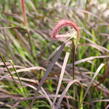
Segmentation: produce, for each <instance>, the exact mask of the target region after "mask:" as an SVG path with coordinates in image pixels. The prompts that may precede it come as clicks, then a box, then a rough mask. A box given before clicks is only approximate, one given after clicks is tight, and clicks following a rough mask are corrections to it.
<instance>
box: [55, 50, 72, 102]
mask: <svg viewBox="0 0 109 109" xmlns="http://www.w3.org/2000/svg"><path fill="white" fill-rule="evenodd" d="M69 55H70V53H69V52H66V55H65V58H64V62H63V66H62V69H61V74H60V77H59V82H58V86H57V90H56V95H55V98H54V101H53V104H55V102H56V99H57V95H58V93H59V89H60V87H61V83H62V79H63V76H64V72H65V68H66V64H67V61H68V58H69Z"/></svg>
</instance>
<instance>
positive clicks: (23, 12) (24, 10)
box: [21, 0, 28, 26]
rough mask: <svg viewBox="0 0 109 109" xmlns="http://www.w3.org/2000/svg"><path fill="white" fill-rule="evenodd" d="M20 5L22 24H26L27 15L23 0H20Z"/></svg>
mask: <svg viewBox="0 0 109 109" xmlns="http://www.w3.org/2000/svg"><path fill="white" fill-rule="evenodd" d="M21 7H22V16H23V20H24V25H25V26H27V24H28V23H27V16H26V6H25V0H21Z"/></svg>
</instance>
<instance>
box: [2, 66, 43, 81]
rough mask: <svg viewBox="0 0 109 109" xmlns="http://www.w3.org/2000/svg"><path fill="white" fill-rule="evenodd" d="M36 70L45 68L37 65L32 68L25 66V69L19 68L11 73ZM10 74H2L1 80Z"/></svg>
mask: <svg viewBox="0 0 109 109" xmlns="http://www.w3.org/2000/svg"><path fill="white" fill-rule="evenodd" d="M34 70H44V71H45V69H44V68H43V67H39V66H35V67H30V68H23V69H18V70H16V71H12V72H11V74H12V75H13V74H15V73H20V72H30V71H34ZM8 76H9V74H7V75H5V76H2V77H1V78H0V80H2V79H4V78H7V77H8Z"/></svg>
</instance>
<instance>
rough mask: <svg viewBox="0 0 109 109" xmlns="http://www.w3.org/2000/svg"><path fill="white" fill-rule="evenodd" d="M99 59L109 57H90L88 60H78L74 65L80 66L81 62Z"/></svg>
mask: <svg viewBox="0 0 109 109" xmlns="http://www.w3.org/2000/svg"><path fill="white" fill-rule="evenodd" d="M100 58H109V56H108V55H102V56H91V57H88V58H85V59H81V60H79V61H76V62H75V65H77V64H81V63H83V62H87V61H91V60H94V59H100Z"/></svg>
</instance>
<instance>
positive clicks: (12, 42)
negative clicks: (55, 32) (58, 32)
mask: <svg viewBox="0 0 109 109" xmlns="http://www.w3.org/2000/svg"><path fill="white" fill-rule="evenodd" d="M24 3H25V6H26V21H24V16H23V14H22V13H23V11H22V4H21V0H0V109H8V108H9V109H10V108H11V109H51V108H53V107H52V106H51V104H50V100H51V101H52V100H53V99H54V97H55V92H56V88H57V83H58V77H59V74H60V70H61V68H59V67H58V66H55V67H56V68H55V67H54V68H53V70H52V73H50V75H49V77H48V79H47V81H46V82H45V83H44V85H43V87H42V89H41V90H40V92H39V93H38V92H37V94H35V92H36V90H37V86H38V84H39V81H40V80H41V78H42V77H43V76H44V74H45V71H46V68H47V66H48V63H49V57H50V54H52V53H53V52H54V51H55V49H56V48H57V47H58V46H59V45H60V44H62V43H61V42H59V41H54V40H53V39H51V38H50V33H51V31H52V29H53V27H54V26H55V25H56V23H57V22H58V21H59V20H61V19H69V20H72V21H74V22H76V23H77V25H78V26H79V27H80V31H81V35H80V36H81V39H80V42H79V45H78V47H77V51H76V62H75V63H76V66H75V69H76V70H75V75H76V76H75V79H78V80H81V81H80V85H78V84H74V85H72V86H71V87H70V89H69V90H67V93H66V95H65V96H64V99H63V100H62V102H61V104H60V109H104V108H106V109H108V107H109V104H108V102H109V75H108V74H109V1H108V0H25V2H24ZM65 53H66V51H65V50H64V51H63V53H62V55H61V57H60V58H59V61H58V63H59V64H60V65H62V62H63V59H64V55H65ZM71 64H72V63H71V58H70V59H69V62H68V65H67V72H68V74H66V73H65V75H64V78H63V82H62V87H61V89H60V92H59V96H58V99H59V98H60V97H62V92H63V90H64V89H65V88H66V86H67V85H68V84H69V81H72V78H70V77H72V74H71V69H72V68H71ZM68 75H69V76H68ZM94 76H96V78H94ZM93 79H94V80H93ZM91 81H92V83H91ZM90 83H91V88H90V87H89V84H90ZM88 88H89V90H88ZM86 90H87V91H88V93H87V95H86V97H85V99H84V94H85V93H86ZM34 94H35V100H34ZM49 99H50V100H49ZM33 101H34V102H33ZM32 102H33V103H32ZM57 103H58V100H57ZM30 104H31V105H30Z"/></svg>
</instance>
